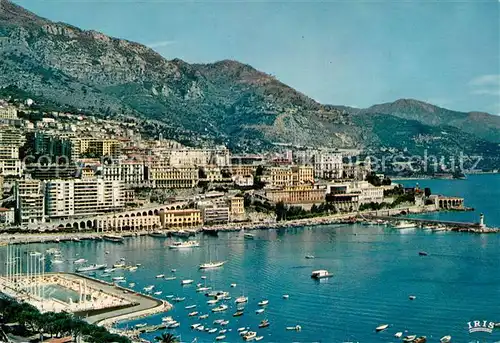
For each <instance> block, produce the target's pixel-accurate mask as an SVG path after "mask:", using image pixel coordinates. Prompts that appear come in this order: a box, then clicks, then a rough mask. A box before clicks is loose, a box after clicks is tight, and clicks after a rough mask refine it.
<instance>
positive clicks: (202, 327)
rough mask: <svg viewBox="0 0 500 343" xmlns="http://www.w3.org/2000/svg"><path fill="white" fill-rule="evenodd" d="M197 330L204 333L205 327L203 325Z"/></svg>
mask: <svg viewBox="0 0 500 343" xmlns="http://www.w3.org/2000/svg"><path fill="white" fill-rule="evenodd" d="M196 330H198V331H204V330H205V327H204V326H203V325H200V326H198V327H197V328H196Z"/></svg>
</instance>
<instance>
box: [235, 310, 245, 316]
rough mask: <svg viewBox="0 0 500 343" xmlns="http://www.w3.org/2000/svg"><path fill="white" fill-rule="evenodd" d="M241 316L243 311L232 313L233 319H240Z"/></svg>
mask: <svg viewBox="0 0 500 343" xmlns="http://www.w3.org/2000/svg"><path fill="white" fill-rule="evenodd" d="M242 315H243V311H236V312H234V313H233V317H240V316H242Z"/></svg>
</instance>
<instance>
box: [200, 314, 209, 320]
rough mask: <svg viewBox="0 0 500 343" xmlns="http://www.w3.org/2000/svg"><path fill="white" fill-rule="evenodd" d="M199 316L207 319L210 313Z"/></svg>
mask: <svg viewBox="0 0 500 343" xmlns="http://www.w3.org/2000/svg"><path fill="white" fill-rule="evenodd" d="M198 318H200V319H207V318H208V314H202V315H201V316H199V317H198Z"/></svg>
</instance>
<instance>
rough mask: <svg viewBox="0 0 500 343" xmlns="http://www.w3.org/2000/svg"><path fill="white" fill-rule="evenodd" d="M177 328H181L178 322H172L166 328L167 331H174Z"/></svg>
mask: <svg viewBox="0 0 500 343" xmlns="http://www.w3.org/2000/svg"><path fill="white" fill-rule="evenodd" d="M179 326H181V324H180V323H179V322H174V323H172V324H170V325H169V326H168V328H169V329H175V328H178V327H179Z"/></svg>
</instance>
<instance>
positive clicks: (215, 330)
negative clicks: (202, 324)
mask: <svg viewBox="0 0 500 343" xmlns="http://www.w3.org/2000/svg"><path fill="white" fill-rule="evenodd" d="M216 332H217V329H216V328H213V329H210V330H208V333H216Z"/></svg>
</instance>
